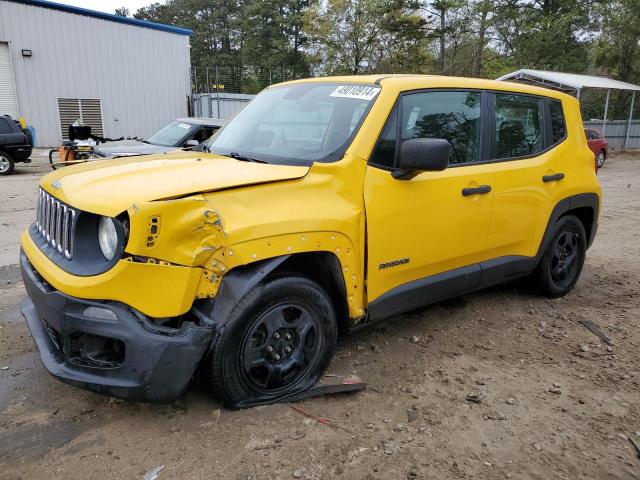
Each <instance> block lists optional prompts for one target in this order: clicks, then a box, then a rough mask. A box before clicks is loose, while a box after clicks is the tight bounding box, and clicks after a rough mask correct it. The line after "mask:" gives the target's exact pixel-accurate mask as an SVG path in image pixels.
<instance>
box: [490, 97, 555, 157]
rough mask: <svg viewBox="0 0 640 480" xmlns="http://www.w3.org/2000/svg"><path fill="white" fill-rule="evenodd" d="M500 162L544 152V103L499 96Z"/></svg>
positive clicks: (497, 122)
mask: <svg viewBox="0 0 640 480" xmlns="http://www.w3.org/2000/svg"><path fill="white" fill-rule="evenodd" d="M495 99H496V100H495V101H496V104H495V112H496V159H504V158H514V157H524V156H529V155H535V154H536V153H538V152H541V151H542V150H544V148H545V147H544V142H543V135H542V133H543V128H542V100H541V99H540V98H537V97H532V96H528V95H518V94H512V93H497V94H496V95H495Z"/></svg>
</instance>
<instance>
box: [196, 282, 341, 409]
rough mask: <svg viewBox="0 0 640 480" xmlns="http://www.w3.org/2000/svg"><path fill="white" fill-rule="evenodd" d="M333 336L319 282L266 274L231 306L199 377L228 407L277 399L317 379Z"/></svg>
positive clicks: (328, 357) (330, 351)
mask: <svg viewBox="0 0 640 480" xmlns="http://www.w3.org/2000/svg"><path fill="white" fill-rule="evenodd" d="M336 337H337V321H336V314H335V311H334V308H333V305H332V303H331V300H330V298H329V296H328V295H327V293H326V292H325V291H324V289H323V288H322V287H320V285H318V284H317V283H315V282H313V281H311V280H309V279H307V278H303V277H296V276H286V277H280V278H276V279H273V280H267V281H265V282H264V283H260V284H258V285H256V286H255V287H254V288H253V289H252V290H251V291H250V292H249V293H248V294H247V295H245V296H244V297H243V298H242V300H240V302H238V305H236V307H235V308H234V309H233V311H232V312H231V314H230V317H229V320H228V322H227V323H226V325H225V327H224V330H223V331H222V333H221V335H220V338H219V339H218V340H217V342H216V344H215V346H214V348H213V351H212V352H211V354H210V355H209V357H208V358H207V359H206V360H205V363H204V365H203V368H204V370H205V371H204V372H203V373H204V375H203V377H204V379H205V381H206V382H207V383H209V386H210V387H211V389H212V391H213V394H214V395H215V396H216V397H218V398H219V399H220V400H221V401H222V402H223V403H224V404H225V405H226V406H228V407H231V408H243V407H250V406H254V405H260V404H267V403H273V402H276V401H279V400H283V399H286V398H288V397H291V396H294V395H296V394H299V393H301V392H303V391H305V390H307V389H309V388H311V387H312V386H313V385H315V384H316V383H317V382H318V380H319V379H320V377H321V376H322V374H323V372H324V371H325V369H326V368H327V367H328V366H329V363H330V361H331V358H332V356H333V352H334V351H335V347H336Z"/></svg>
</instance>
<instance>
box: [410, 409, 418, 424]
mask: <svg viewBox="0 0 640 480" xmlns="http://www.w3.org/2000/svg"><path fill="white" fill-rule="evenodd" d="M417 419H418V411H417V410H415V409H411V410H407V421H408V422H409V423H411V422H415V421H416V420H417Z"/></svg>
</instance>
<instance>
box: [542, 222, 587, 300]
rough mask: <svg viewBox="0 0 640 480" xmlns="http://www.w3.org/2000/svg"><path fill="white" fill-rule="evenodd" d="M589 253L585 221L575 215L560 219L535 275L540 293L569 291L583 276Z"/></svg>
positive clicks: (548, 294)
mask: <svg viewBox="0 0 640 480" xmlns="http://www.w3.org/2000/svg"><path fill="white" fill-rule="evenodd" d="M586 252H587V236H586V233H585V231H584V226H583V225H582V222H581V221H580V220H578V218H577V217H575V216H573V215H567V216H565V217H562V218H560V219H559V220H558V222H557V223H556V225H555V227H554V230H553V235H552V236H551V241H550V242H549V244H548V245H547V248H546V249H545V251H544V254H543V255H542V259H541V260H540V263H539V264H538V266H537V267H536V270H535V271H534V272H533V275H532V276H533V280H534V282H535V283H536V285H537V287H538V288H539V290H540V292H541V293H542V294H543V295H545V296H547V297H550V298H558V297H562V296H564V295H566V294H567V293H569V292H570V291H571V289H572V288H573V287H574V286H575V284H576V282H577V281H578V278H579V277H580V273H581V272H582V267H583V265H584V259H585V256H586Z"/></svg>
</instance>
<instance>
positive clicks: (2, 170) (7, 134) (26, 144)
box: [0, 115, 33, 175]
mask: <svg viewBox="0 0 640 480" xmlns="http://www.w3.org/2000/svg"><path fill="white" fill-rule="evenodd" d="M31 150H33V145H32V141H31V134H30V133H29V131H28V130H26V129H25V130H23V129H22V128H20V124H19V123H18V122H17V121H16V120H14V119H12V118H11V117H9V116H8V115H2V116H0V175H9V174H10V173H11V172H13V169H14V167H15V164H16V162H26V163H29V162H30V160H29V157H30V156H31Z"/></svg>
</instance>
